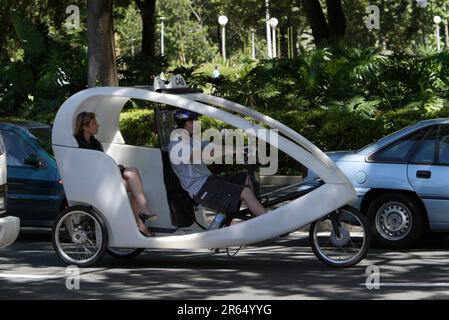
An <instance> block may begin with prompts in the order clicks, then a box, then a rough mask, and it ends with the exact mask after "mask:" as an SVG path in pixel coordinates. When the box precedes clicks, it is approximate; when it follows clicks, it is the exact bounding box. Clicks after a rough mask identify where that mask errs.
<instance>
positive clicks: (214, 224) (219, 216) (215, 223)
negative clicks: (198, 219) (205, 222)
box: [208, 213, 226, 230]
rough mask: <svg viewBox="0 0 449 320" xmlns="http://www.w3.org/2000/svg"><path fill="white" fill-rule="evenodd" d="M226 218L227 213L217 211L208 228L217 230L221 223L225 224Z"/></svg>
mask: <svg viewBox="0 0 449 320" xmlns="http://www.w3.org/2000/svg"><path fill="white" fill-rule="evenodd" d="M225 218H226V215H225V214H223V213H217V214H216V215H215V218H214V220H213V221H212V223H211V224H210V225H209V229H208V230H215V229H218V228H220V227H221V225H222V224H223V222H224V220H225Z"/></svg>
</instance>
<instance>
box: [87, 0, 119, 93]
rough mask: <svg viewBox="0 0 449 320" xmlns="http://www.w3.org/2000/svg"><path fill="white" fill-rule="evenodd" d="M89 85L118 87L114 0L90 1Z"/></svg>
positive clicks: (88, 16) (88, 13)
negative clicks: (113, 13)
mask: <svg viewBox="0 0 449 320" xmlns="http://www.w3.org/2000/svg"><path fill="white" fill-rule="evenodd" d="M87 5H88V12H87V37H88V53H87V55H88V59H89V67H88V69H89V70H88V85H89V87H95V86H96V82H97V79H98V78H99V79H100V84H101V85H102V86H117V85H118V79H117V69H116V65H115V48H114V34H113V20H112V0H88V2H87Z"/></svg>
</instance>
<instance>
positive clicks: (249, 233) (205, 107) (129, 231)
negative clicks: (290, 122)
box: [52, 87, 356, 249]
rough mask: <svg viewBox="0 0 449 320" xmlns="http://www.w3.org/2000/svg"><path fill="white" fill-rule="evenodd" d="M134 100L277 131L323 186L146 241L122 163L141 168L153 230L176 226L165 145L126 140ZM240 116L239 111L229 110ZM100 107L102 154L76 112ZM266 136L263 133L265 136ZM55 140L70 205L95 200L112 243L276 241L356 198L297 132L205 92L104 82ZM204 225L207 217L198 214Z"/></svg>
mask: <svg viewBox="0 0 449 320" xmlns="http://www.w3.org/2000/svg"><path fill="white" fill-rule="evenodd" d="M129 99H139V100H146V101H152V102H157V103H162V104H165V105H171V106H174V107H178V108H183V109H188V110H192V111H195V112H197V113H200V114H203V115H206V116H210V117H213V118H216V119H218V120H221V121H223V122H225V123H228V124H230V125H232V126H234V127H236V128H240V129H243V130H246V129H250V128H253V129H257V128H258V126H256V125H254V124H253V123H251V122H250V121H247V120H245V119H244V118H243V116H247V117H251V118H253V119H254V120H257V121H261V122H262V123H265V124H266V125H268V126H269V127H271V128H274V129H277V130H278V133H279V135H278V149H279V150H281V151H283V152H284V153H286V154H287V155H289V156H290V157H292V158H293V159H295V160H297V161H298V162H299V163H301V164H303V165H305V166H306V167H308V168H310V169H311V170H313V171H314V172H316V173H317V175H318V176H319V177H320V178H321V179H322V180H323V181H324V184H323V185H321V186H320V187H318V188H316V189H315V190H313V191H311V192H310V193H308V194H306V195H304V196H302V197H300V198H298V199H296V200H293V201H291V202H289V203H287V204H285V205H283V206H281V207H279V208H277V209H274V210H272V211H269V212H268V213H267V214H264V215H262V216H259V217H256V218H253V219H250V220H248V221H245V222H241V223H236V224H232V225H231V226H229V227H226V228H222V229H218V230H213V231H204V230H201V229H199V228H198V230H197V232H193V233H189V234H179V235H165V234H159V233H158V236H157V237H152V238H146V237H144V236H143V235H141V234H140V233H139V230H138V228H137V226H136V222H135V219H134V216H133V214H132V210H131V205H130V202H129V197H128V194H127V192H126V190H125V186H124V184H123V182H122V178H121V175H120V171H119V169H118V167H117V164H123V165H125V166H127V167H137V168H138V169H139V172H140V174H141V176H142V180H143V184H144V189H145V194H146V196H147V199H148V202H149V208H150V211H151V212H154V213H157V214H158V219H157V221H156V222H154V223H151V224H150V226H151V227H157V228H172V229H173V225H172V224H171V219H170V209H169V205H168V201H167V195H166V189H165V187H164V177H163V163H162V156H161V150H160V149H158V148H144V147H137V146H132V145H127V144H126V143H125V141H124V139H123V137H122V135H121V133H120V129H119V118H120V112H121V110H122V108H123V106H124V105H125V103H126V102H127V101H128V100H129ZM226 109H227V110H229V111H232V112H233V113H239V114H241V115H242V117H240V116H236V115H235V114H231V113H229V112H227V111H225V110H226ZM82 111H89V112H95V114H96V117H97V120H98V122H99V124H100V129H99V131H98V135H97V136H96V138H97V139H98V140H99V141H100V142H101V143H102V144H103V146H104V151H105V152H104V153H102V152H98V151H93V150H87V149H80V148H78V144H77V142H76V140H75V138H74V136H73V133H74V126H75V119H76V116H77V115H78V114H79V113H80V112H82ZM259 138H262V139H264V137H259ZM52 144H53V150H54V153H55V157H56V161H57V164H58V168H59V171H60V174H61V176H62V179H63V181H64V190H65V193H66V196H67V199H68V202H69V205H70V206H74V205H78V204H81V205H89V206H92V207H93V208H94V209H95V210H96V211H97V212H99V213H100V214H101V215H102V216H103V217H104V220H105V222H106V225H107V228H108V234H109V246H110V247H121V248H180V249H186V248H192V249H193V248H225V247H231V246H238V245H245V244H250V243H255V242H258V241H263V240H266V239H270V238H273V237H276V236H279V235H281V234H285V233H287V232H291V231H294V230H297V229H298V228H300V227H302V226H304V225H307V224H309V223H311V222H313V221H315V220H317V219H319V218H321V217H323V216H325V215H327V214H328V213H330V212H332V211H334V210H336V209H338V208H340V207H342V206H343V205H345V204H346V203H348V202H350V201H352V200H353V199H354V198H355V196H356V194H355V191H354V188H353V187H352V185H351V183H350V181H349V180H348V179H347V178H346V177H345V175H344V174H343V173H342V172H341V171H340V170H339V169H338V167H337V166H335V164H334V163H333V162H332V161H331V160H330V159H329V158H328V157H327V156H326V155H325V154H324V153H323V152H321V150H319V149H318V148H317V147H316V146H314V145H313V144H312V143H310V142H309V141H308V140H307V139H305V138H304V137H302V136H301V135H300V134H298V133H297V132H295V131H294V130H292V129H290V128H288V127H286V126H285V125H283V124H281V123H279V122H277V121H275V120H274V119H272V118H270V117H267V116H265V115H263V114H261V113H259V112H257V111H255V110H253V109H250V108H247V107H244V106H242V105H239V104H236V103H233V102H230V101H227V100H224V99H220V98H217V97H214V96H209V95H205V94H179V95H175V94H168V93H158V92H154V91H150V90H146V89H138V88H125V87H100V88H92V89H87V90H84V91H81V92H79V93H77V94H75V95H73V96H72V97H70V98H69V99H68V100H67V101H66V102H65V103H64V104H63V105H62V107H61V108H60V110H59V111H58V114H57V115H56V119H55V123H54V127H53V133H52ZM197 219H198V221H199V222H203V223H204V219H201V217H197Z"/></svg>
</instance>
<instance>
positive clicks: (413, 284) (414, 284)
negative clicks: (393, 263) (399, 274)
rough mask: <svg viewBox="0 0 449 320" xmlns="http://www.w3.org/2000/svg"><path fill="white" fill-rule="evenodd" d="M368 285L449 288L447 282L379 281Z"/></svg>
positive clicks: (364, 284) (362, 284)
mask: <svg viewBox="0 0 449 320" xmlns="http://www.w3.org/2000/svg"><path fill="white" fill-rule="evenodd" d="M360 285H361V286H366V285H367V284H366V283H361V284H360ZM369 285H370V286H379V287H409V288H412V287H420V288H423V287H428V288H432V287H433V288H445V287H447V288H449V283H448V282H435V283H432V282H398V283H394V282H380V283H371V282H370V283H369Z"/></svg>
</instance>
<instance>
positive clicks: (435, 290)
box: [0, 230, 449, 300]
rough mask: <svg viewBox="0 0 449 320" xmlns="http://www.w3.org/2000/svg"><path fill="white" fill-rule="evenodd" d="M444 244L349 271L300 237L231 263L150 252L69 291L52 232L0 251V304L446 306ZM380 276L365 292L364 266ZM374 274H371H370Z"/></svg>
mask: <svg viewBox="0 0 449 320" xmlns="http://www.w3.org/2000/svg"><path fill="white" fill-rule="evenodd" d="M448 249H449V239H446V240H443V241H441V240H440V241H433V242H428V243H425V244H423V245H421V246H420V247H419V248H417V249H413V250H404V251H385V250H380V249H372V250H370V252H369V255H368V256H367V258H366V259H365V260H363V261H362V262H361V263H360V264H359V265H357V266H355V267H353V268H350V269H332V268H329V267H327V266H325V265H324V264H322V263H321V262H320V261H319V260H318V259H317V258H316V257H315V256H314V254H313V253H312V250H311V249H310V247H309V245H308V238H307V235H306V234H305V233H293V234H290V235H288V236H286V237H283V238H277V239H274V240H272V241H267V242H265V243H261V244H258V245H254V246H248V247H244V248H243V249H242V250H241V251H240V252H239V253H238V254H237V255H236V256H235V257H228V256H227V255H226V253H219V254H213V253H212V252H211V251H208V250H195V251H184V250H176V251H175V250H170V251H168V250H147V251H145V252H144V253H143V254H141V255H140V256H139V257H137V258H134V259H131V260H117V259H115V258H112V257H109V256H105V257H104V258H103V259H102V260H101V261H100V263H99V265H98V266H96V267H95V268H86V269H80V273H81V274H80V281H79V289H73V290H69V289H68V288H67V286H66V284H67V282H68V283H69V284H72V287H73V286H74V285H75V284H76V283H75V282H74V281H71V280H70V281H68V280H67V276H68V274H66V266H65V265H64V264H63V263H62V262H61V261H60V260H59V259H58V258H57V256H56V255H55V253H54V251H53V248H52V246H51V243H50V234H49V232H42V231H34V230H28V231H22V232H21V235H20V236H19V239H18V240H17V241H16V242H15V243H14V244H13V245H12V246H10V247H8V248H5V249H1V250H0V299H201V300H203V299H232V300H246V299H270V300H276V299H448V298H449V250H448ZM370 265H374V266H376V267H377V268H379V269H378V271H379V272H380V273H379V277H378V278H376V277H377V274H374V278H373V275H372V278H370V279H371V280H370V281H368V284H371V285H373V284H376V283H377V282H380V288H379V289H375V288H374V289H368V288H367V286H366V281H367V274H366V269H367V267H368V266H370ZM373 270H374V271H376V269H375V268H374V269H373Z"/></svg>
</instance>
